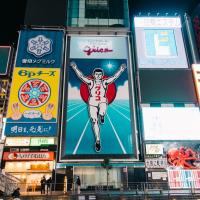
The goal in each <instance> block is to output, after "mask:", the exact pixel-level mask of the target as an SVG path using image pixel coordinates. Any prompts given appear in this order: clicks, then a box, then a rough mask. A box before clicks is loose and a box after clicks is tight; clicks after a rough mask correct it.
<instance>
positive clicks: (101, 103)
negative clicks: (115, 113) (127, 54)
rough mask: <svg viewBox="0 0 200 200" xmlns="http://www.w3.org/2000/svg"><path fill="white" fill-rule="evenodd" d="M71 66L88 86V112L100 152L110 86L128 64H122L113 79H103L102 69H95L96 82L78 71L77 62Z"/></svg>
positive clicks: (97, 149)
mask: <svg viewBox="0 0 200 200" xmlns="http://www.w3.org/2000/svg"><path fill="white" fill-rule="evenodd" d="M70 66H71V67H72V69H73V70H74V71H75V73H76V75H77V76H78V78H79V79H80V80H81V81H83V82H84V83H86V84H87V86H88V90H89V95H90V96H89V99H88V111H89V116H90V119H91V121H92V128H93V131H94V134H95V138H96V141H95V151H96V152H100V150H101V143H100V128H99V120H98V118H100V122H101V124H104V116H105V114H106V109H107V104H108V100H107V98H106V92H107V89H108V85H109V84H111V83H113V82H114V81H115V80H116V79H117V78H119V76H120V75H121V74H122V72H123V71H124V70H125V69H126V64H122V65H121V66H120V69H119V70H118V71H117V72H116V73H115V74H114V75H113V76H111V77H108V78H105V79H103V75H104V71H103V69H101V68H95V69H94V71H93V77H94V80H91V79H89V78H87V77H86V76H84V75H83V73H82V72H81V71H80V70H79V69H78V67H77V65H76V63H75V62H71V63H70Z"/></svg>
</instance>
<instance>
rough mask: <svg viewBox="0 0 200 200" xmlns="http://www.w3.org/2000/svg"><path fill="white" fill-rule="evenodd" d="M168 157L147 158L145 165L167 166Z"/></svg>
mask: <svg viewBox="0 0 200 200" xmlns="http://www.w3.org/2000/svg"><path fill="white" fill-rule="evenodd" d="M167 166H168V163H167V158H146V159H145V167H146V168H148V169H156V168H167Z"/></svg>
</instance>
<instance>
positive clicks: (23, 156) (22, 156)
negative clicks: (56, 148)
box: [3, 152, 54, 161]
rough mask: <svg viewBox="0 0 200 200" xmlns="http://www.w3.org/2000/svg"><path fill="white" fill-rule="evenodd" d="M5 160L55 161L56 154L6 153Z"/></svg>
mask: <svg viewBox="0 0 200 200" xmlns="http://www.w3.org/2000/svg"><path fill="white" fill-rule="evenodd" d="M3 160H7V161H8V160H12V161H18V160H54V152H4V154H3Z"/></svg>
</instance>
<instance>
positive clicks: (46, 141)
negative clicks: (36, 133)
mask: <svg viewBox="0 0 200 200" xmlns="http://www.w3.org/2000/svg"><path fill="white" fill-rule="evenodd" d="M51 144H54V138H47V137H46V138H42V137H41V138H37V137H36V138H31V141H30V146H40V145H51Z"/></svg>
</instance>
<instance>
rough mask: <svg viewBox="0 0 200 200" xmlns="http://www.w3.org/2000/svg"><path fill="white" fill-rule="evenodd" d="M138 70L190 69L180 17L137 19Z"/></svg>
mask: <svg viewBox="0 0 200 200" xmlns="http://www.w3.org/2000/svg"><path fill="white" fill-rule="evenodd" d="M134 26H135V40H136V52H137V65H138V68H188V64H187V58H186V53H185V47H184V43H183V37H182V32H181V20H180V18H179V17H135V18H134Z"/></svg>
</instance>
